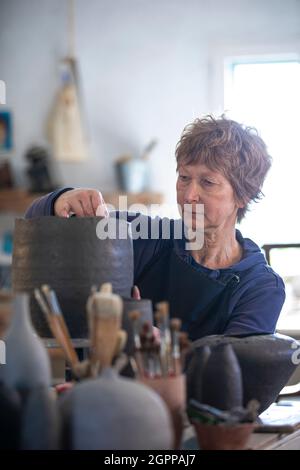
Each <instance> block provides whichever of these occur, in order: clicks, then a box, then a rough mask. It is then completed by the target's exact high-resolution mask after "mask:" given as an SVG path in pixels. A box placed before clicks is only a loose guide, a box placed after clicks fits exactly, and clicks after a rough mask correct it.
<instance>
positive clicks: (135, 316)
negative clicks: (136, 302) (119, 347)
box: [128, 310, 144, 378]
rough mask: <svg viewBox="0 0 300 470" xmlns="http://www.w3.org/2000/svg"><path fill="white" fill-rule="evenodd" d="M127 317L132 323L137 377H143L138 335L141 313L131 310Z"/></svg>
mask: <svg viewBox="0 0 300 470" xmlns="http://www.w3.org/2000/svg"><path fill="white" fill-rule="evenodd" d="M128 316H129V318H130V320H131V322H132V330H133V342H134V357H135V362H136V368H137V375H138V377H139V378H140V377H143V375H144V366H143V357H142V352H141V339H140V334H139V322H140V318H141V312H139V311H137V310H133V311H132V312H129V315H128Z"/></svg>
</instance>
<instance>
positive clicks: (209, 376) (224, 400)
mask: <svg viewBox="0 0 300 470" xmlns="http://www.w3.org/2000/svg"><path fill="white" fill-rule="evenodd" d="M202 377H203V378H202V389H201V401H202V403H205V404H206V405H210V406H213V407H215V408H218V409H219V410H231V409H232V408H235V407H239V406H242V404H243V384H242V375H241V369H240V366H239V363H238V360H237V357H236V355H235V353H234V351H233V348H232V347H231V345H230V344H221V345H219V346H218V347H216V348H214V349H213V350H212V352H211V354H210V356H209V358H208V360H207V362H206V364H205V367H204V370H203V375H202Z"/></svg>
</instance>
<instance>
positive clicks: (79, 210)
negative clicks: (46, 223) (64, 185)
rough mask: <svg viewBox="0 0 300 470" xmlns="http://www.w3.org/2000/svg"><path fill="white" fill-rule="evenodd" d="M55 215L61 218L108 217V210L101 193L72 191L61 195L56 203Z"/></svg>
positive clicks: (87, 190) (88, 190)
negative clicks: (74, 216)
mask: <svg viewBox="0 0 300 470" xmlns="http://www.w3.org/2000/svg"><path fill="white" fill-rule="evenodd" d="M54 214H55V215H57V216H59V217H70V215H72V214H75V215H77V216H78V217H94V216H100V217H108V209H107V207H106V204H105V202H104V199H103V196H102V194H101V193H100V191H97V190H96V189H86V188H83V189H82V188H80V189H71V190H70V191H66V192H65V193H63V194H61V195H60V196H59V197H58V198H57V199H56V201H55V203H54Z"/></svg>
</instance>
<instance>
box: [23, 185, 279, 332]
mask: <svg viewBox="0 0 300 470" xmlns="http://www.w3.org/2000/svg"><path fill="white" fill-rule="evenodd" d="M70 189H72V188H64V189H61V190H57V191H54V192H53V193H50V194H48V195H46V196H43V197H42V198H40V199H38V200H36V201H35V202H34V203H33V204H32V205H31V206H30V207H29V209H28V210H27V212H26V214H25V217H26V218H33V217H40V216H49V215H54V202H55V200H56V199H57V198H58V197H59V196H60V195H61V194H62V193H63V192H65V191H68V190H70ZM135 217H136V215H135V216H134V215H130V214H128V215H127V219H128V221H129V222H131V221H132V220H133V219H134V218H135ZM143 217H147V216H143ZM148 221H149V223H150V219H149V218H148ZM157 222H158V224H159V226H160V228H161V226H162V223H163V219H157ZM172 236H173V234H172V233H171V237H172ZM236 238H237V240H238V241H239V243H240V244H241V246H242V248H243V257H242V259H241V260H240V261H239V262H237V263H235V264H233V265H232V266H230V267H229V268H225V269H209V268H206V267H204V266H202V265H201V264H199V263H197V262H196V261H195V260H194V259H193V257H192V256H191V255H190V253H189V252H188V251H186V249H185V242H184V240H183V239H174V240H173V244H174V248H175V250H176V251H177V253H178V254H179V256H180V257H182V258H183V259H184V260H185V261H186V262H187V263H190V264H192V265H193V266H194V267H195V268H196V269H198V270H199V271H202V272H203V273H205V274H206V275H207V276H209V277H211V278H213V279H218V278H219V277H220V276H223V275H226V273H228V274H231V273H233V274H236V275H237V276H238V277H239V279H240V282H239V283H238V284H237V285H236V286H235V287H234V289H233V291H232V295H231V297H230V300H229V304H228V316H229V318H230V319H229V322H228V325H227V327H226V331H225V332H224V333H226V334H232V335H239V334H260V333H273V332H274V331H275V328H276V323H277V320H278V317H279V314H280V311H281V308H282V305H283V303H284V300H285V289H284V283H283V281H282V279H281V277H280V276H279V275H278V274H277V273H275V272H274V271H273V269H272V268H271V267H270V266H268V264H267V262H266V260H265V257H264V255H263V253H262V252H261V250H260V248H259V247H258V246H257V245H256V244H255V243H254V242H253V241H252V240H250V239H248V238H243V236H242V234H241V233H240V232H239V231H238V230H236ZM169 243H170V241H169V240H166V239H163V238H161V237H159V238H158V239H151V238H150V239H149V238H148V239H142V238H137V239H135V240H133V250H134V278H135V283H138V278H139V276H140V274H141V273H142V271H143V270H144V269H146V268H147V264H148V263H150V262H151V260H152V259H153V257H154V256H156V254H157V253H159V252H160V251H163V250H164V249H166V248H167V247H169Z"/></svg>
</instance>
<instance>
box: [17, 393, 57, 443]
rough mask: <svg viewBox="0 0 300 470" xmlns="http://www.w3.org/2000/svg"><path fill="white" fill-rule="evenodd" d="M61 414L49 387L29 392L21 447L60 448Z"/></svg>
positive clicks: (24, 407)
mask: <svg viewBox="0 0 300 470" xmlns="http://www.w3.org/2000/svg"><path fill="white" fill-rule="evenodd" d="M59 432H60V428H59V415H58V410H57V406H56V400H55V397H54V395H53V392H52V391H51V390H50V389H49V388H45V387H39V388H34V389H33V390H31V391H30V392H28V394H27V396H26V400H25V403H24V405H23V411H22V426H21V449H22V450H55V449H58V448H59Z"/></svg>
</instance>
